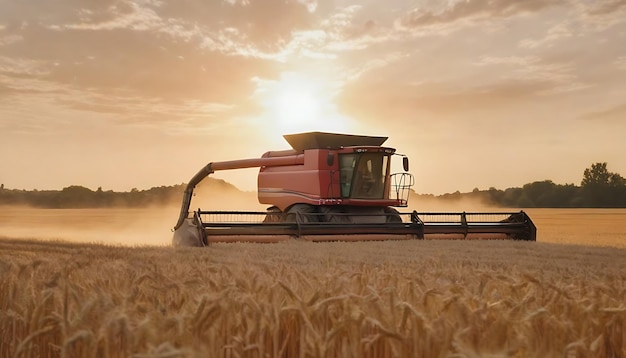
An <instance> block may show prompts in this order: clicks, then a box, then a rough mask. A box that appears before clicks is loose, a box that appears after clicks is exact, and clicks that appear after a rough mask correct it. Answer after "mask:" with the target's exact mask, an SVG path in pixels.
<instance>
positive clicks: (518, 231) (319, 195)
mask: <svg viewBox="0 0 626 358" xmlns="http://www.w3.org/2000/svg"><path fill="white" fill-rule="evenodd" d="M284 138H285V139H286V140H287V142H288V143H289V144H290V145H291V147H292V149H291V150H283V151H270V152H266V153H265V154H263V155H262V156H261V158H255V159H241V160H233V161H225V162H212V163H209V164H207V165H206V166H205V167H204V168H202V169H201V170H200V171H199V172H198V173H197V174H196V175H195V176H193V177H192V178H191V180H190V181H189V184H188V185H187V188H186V189H185V192H184V196H183V202H182V207H181V210H180V216H179V218H178V221H177V223H176V225H175V227H174V239H173V244H174V245H175V246H208V245H210V244H211V243H213V242H237V241H245V242H278V241H283V240H287V239H289V238H292V237H295V238H300V239H304V240H310V241H362V240H406V239H431V238H453V239H454V238H458V239H514V240H531V241H534V240H535V239H536V227H535V225H534V224H533V222H532V220H531V219H530V218H529V217H528V215H527V214H526V213H525V212H523V211H519V212H501V213H486V212H485V213H466V212H461V213H418V212H416V211H413V212H409V213H401V212H399V211H398V210H396V209H395V207H406V206H407V204H408V200H409V193H410V188H411V186H413V184H414V179H413V176H412V175H411V174H409V173H408V170H409V161H408V158H407V157H406V156H404V155H401V154H397V153H396V150H395V149H394V148H389V147H383V146H382V144H383V143H384V142H385V141H386V140H387V137H372V136H359V135H347V134H335V133H323V132H308V133H300V134H292V135H285V136H284ZM394 155H400V156H401V157H402V163H403V169H404V172H402V173H393V174H392V173H390V169H391V157H392V156H394ZM253 167H258V168H259V175H258V199H259V203H261V204H267V205H269V208H268V209H267V212H253V211H203V210H201V209H198V210H197V211H194V212H192V213H190V212H189V207H190V204H191V198H192V196H193V190H194V188H195V186H196V185H197V184H198V183H200V182H201V181H202V180H203V179H204V178H206V177H207V176H208V175H210V174H211V173H214V172H216V171H218V170H230V169H241V168H253Z"/></svg>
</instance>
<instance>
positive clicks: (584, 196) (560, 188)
mask: <svg viewBox="0 0 626 358" xmlns="http://www.w3.org/2000/svg"><path fill="white" fill-rule="evenodd" d="M200 185H202V186H204V188H205V190H207V191H212V190H217V191H219V192H220V193H221V194H225V193H226V194H227V193H228V192H231V193H233V195H237V194H238V193H241V191H239V190H238V189H237V188H236V187H235V186H233V185H232V184H230V183H227V182H225V181H223V180H221V179H215V178H207V179H206V180H205V181H204V182H203V183H201V184H200ZM184 190H185V184H179V185H172V186H160V187H153V188H150V189H147V190H137V189H132V190H131V191H129V192H114V191H112V190H108V191H103V190H102V188H98V189H97V190H95V191H93V190H91V189H89V188H85V187H82V186H77V185H73V186H69V187H66V188H63V190H29V191H27V190H18V189H5V188H4V185H0V205H27V206H32V207H38V208H105V207H145V206H152V205H177V204H179V203H180V202H181V200H182V194H183V191H184ZM413 195H414V196H416V198H415V199H416V200H419V199H420V198H424V197H427V198H437V199H440V200H444V201H457V200H463V199H471V200H478V201H482V202H483V203H485V204H488V205H494V206H501V207H520V208H626V180H625V179H624V178H623V177H622V176H621V175H619V174H617V173H612V172H609V171H608V169H607V163H595V164H592V165H591V167H590V168H587V169H585V171H584V173H583V179H582V181H581V184H580V185H579V186H577V185H574V184H565V185H561V184H555V183H554V182H552V181H551V180H544V181H537V182H533V183H529V184H526V185H524V186H523V187H521V188H508V189H505V190H500V189H496V188H489V189H488V190H479V189H478V188H477V189H474V190H473V191H472V192H470V193H461V192H458V191H457V192H455V193H450V194H443V195H439V196H434V195H428V194H415V193H413ZM411 200H414V199H411Z"/></svg>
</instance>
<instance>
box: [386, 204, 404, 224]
mask: <svg viewBox="0 0 626 358" xmlns="http://www.w3.org/2000/svg"><path fill="white" fill-rule="evenodd" d="M384 211H385V214H386V215H387V218H386V222H388V223H401V222H402V218H401V217H400V213H399V212H398V210H396V209H394V208H390V207H386V208H385V209H384Z"/></svg>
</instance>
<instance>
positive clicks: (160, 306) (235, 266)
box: [0, 208, 626, 357]
mask: <svg viewBox="0 0 626 358" xmlns="http://www.w3.org/2000/svg"><path fill="white" fill-rule="evenodd" d="M177 210H178V208H171V209H165V210H163V209H154V210H153V209H141V210H139V209H135V210H128V209H125V210H117V209H108V210H71V209H70V210H37V209H15V208H2V209H0V229H1V230H2V231H1V232H0V236H4V238H0V356H2V357H5V356H9V357H11V356H14V357H31V356H51V357H54V356H68V357H93V356H104V357H126V356H131V355H133V356H136V357H205V356H211V357H218V356H225V357H266V356H268V357H275V356H284V357H403V356H417V357H449V356H452V357H485V356H490V357H491V356H493V357H624V356H626V348H625V347H626V329H625V326H626V243H625V241H626V220H625V219H626V210H589V209H573V210H550V209H538V210H529V213H530V215H531V217H532V218H533V220H534V221H535V223H536V224H537V226H538V228H539V242H536V243H532V242H513V241H472V242H465V241H403V242H366V243H320V244H315V243H308V242H295V241H294V242H286V243H280V244H268V245H263V244H220V245H213V246H212V247H210V248H206V249H174V248H171V247H168V246H166V245H167V244H168V243H169V240H170V235H171V233H170V232H169V229H170V227H171V226H172V225H173V222H174V221H175V219H176V216H177ZM17 237H21V238H22V239H15V238H17ZM29 237H30V238H37V239H51V238H56V239H62V240H68V241H73V242H54V241H34V240H27V239H24V238H29ZM77 241H83V242H91V241H97V242H101V243H107V244H123V245H125V246H118V245H96V244H87V243H77ZM145 244H156V245H161V246H156V247H154V246H152V247H147V246H140V247H132V246H133V245H145ZM571 244H575V245H571ZM163 246H165V247H163Z"/></svg>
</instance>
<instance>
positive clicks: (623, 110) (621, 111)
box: [580, 103, 626, 124]
mask: <svg viewBox="0 0 626 358" xmlns="http://www.w3.org/2000/svg"><path fill="white" fill-rule="evenodd" d="M580 118H581V119H583V120H586V121H594V122H605V123H614V124H626V123H625V122H624V118H626V103H623V104H620V105H617V106H614V107H610V108H606V109H603V110H600V111H595V112H588V113H585V114H583V115H582V116H581V117H580Z"/></svg>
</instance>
